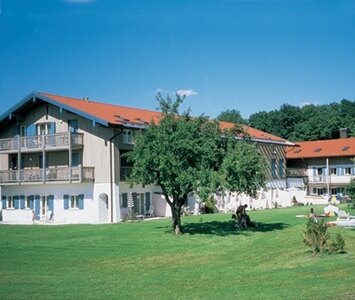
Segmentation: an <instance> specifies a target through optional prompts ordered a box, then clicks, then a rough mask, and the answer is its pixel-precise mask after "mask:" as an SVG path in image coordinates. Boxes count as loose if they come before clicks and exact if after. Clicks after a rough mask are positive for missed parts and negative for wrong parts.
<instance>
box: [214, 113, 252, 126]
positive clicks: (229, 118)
mask: <svg viewBox="0 0 355 300" xmlns="http://www.w3.org/2000/svg"><path fill="white" fill-rule="evenodd" d="M217 120H218V121H225V122H230V123H234V124H238V125H241V124H247V123H248V122H247V121H246V120H244V119H243V117H242V116H241V114H240V112H239V111H238V110H235V109H228V110H226V111H223V112H221V113H220V114H219V115H218V116H217Z"/></svg>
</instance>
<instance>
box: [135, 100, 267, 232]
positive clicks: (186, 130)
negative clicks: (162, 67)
mask: <svg viewBox="0 0 355 300" xmlns="http://www.w3.org/2000/svg"><path fill="white" fill-rule="evenodd" d="M157 99H158V101H159V104H160V109H161V111H162V115H161V118H160V120H159V123H151V124H150V125H149V126H148V128H147V130H145V131H144V132H142V133H141V134H140V135H138V136H137V139H136V142H135V147H134V149H133V151H132V152H131V153H130V154H129V159H130V160H131V161H132V162H133V169H132V172H131V175H130V179H129V180H130V182H131V183H132V184H142V185H148V184H155V185H158V186H160V188H161V191H162V194H163V195H164V197H165V200H166V202H167V203H168V205H169V206H170V208H171V213H172V223H173V224H172V227H173V230H174V232H175V233H181V232H182V226H181V218H180V213H181V208H182V206H183V205H184V204H185V203H186V202H187V198H188V196H189V195H192V194H195V195H199V197H200V198H201V199H207V198H208V197H209V196H210V195H211V194H213V193H215V192H216V191H217V190H224V189H228V190H230V191H237V192H244V193H247V194H249V195H255V194H256V192H257V190H258V189H259V188H260V187H261V186H263V185H264V182H265V174H264V173H263V168H262V166H263V164H264V158H263V157H262V155H261V154H260V153H259V152H258V151H257V150H256V148H255V146H254V145H252V144H251V143H249V142H247V141H240V140H239V141H237V140H236V139H235V134H236V133H237V132H235V130H232V131H226V130H223V129H222V128H221V126H220V124H219V123H218V121H212V120H209V119H207V118H206V117H204V116H200V117H191V116H190V115H189V112H184V113H182V114H179V112H178V108H179V105H180V104H181V102H182V101H183V98H181V97H180V96H179V95H176V100H175V101H173V100H172V99H171V98H170V97H169V95H168V96H167V97H166V99H164V98H163V97H162V95H161V94H158V95H157Z"/></svg>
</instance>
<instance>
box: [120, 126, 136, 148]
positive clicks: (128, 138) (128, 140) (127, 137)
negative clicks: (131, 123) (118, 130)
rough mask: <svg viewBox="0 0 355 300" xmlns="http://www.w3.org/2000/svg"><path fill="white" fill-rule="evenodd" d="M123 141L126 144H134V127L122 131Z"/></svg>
mask: <svg viewBox="0 0 355 300" xmlns="http://www.w3.org/2000/svg"><path fill="white" fill-rule="evenodd" d="M122 137H123V143H124V144H126V145H133V144H134V141H133V131H132V129H123V133H122Z"/></svg>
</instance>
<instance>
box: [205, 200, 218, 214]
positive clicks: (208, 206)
mask: <svg viewBox="0 0 355 300" xmlns="http://www.w3.org/2000/svg"><path fill="white" fill-rule="evenodd" d="M205 213H206V214H215V213H218V210H217V207H216V200H215V199H214V198H213V197H210V198H208V199H207V200H206V201H205Z"/></svg>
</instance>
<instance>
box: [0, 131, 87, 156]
mask: <svg viewBox="0 0 355 300" xmlns="http://www.w3.org/2000/svg"><path fill="white" fill-rule="evenodd" d="M83 140H84V139H83V134H82V133H70V132H62V133H56V134H47V135H34V136H25V137H15V138H8V139H0V153H4V154H6V153H16V152H19V151H20V152H35V151H42V150H43V148H45V149H46V150H56V149H58V150H60V149H67V148H68V147H69V146H83Z"/></svg>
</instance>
